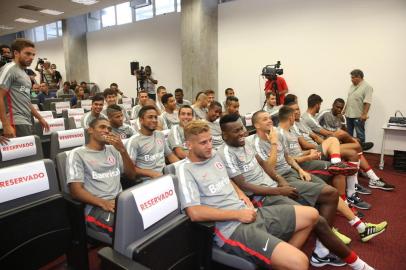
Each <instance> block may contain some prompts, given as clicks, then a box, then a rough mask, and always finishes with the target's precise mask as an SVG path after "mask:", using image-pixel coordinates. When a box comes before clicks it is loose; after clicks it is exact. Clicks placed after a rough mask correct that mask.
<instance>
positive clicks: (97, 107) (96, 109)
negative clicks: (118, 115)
mask: <svg viewBox="0 0 406 270" xmlns="http://www.w3.org/2000/svg"><path fill="white" fill-rule="evenodd" d="M103 105H104V100H97V101H94V102H93V103H92V108H91V110H92V112H93V113H94V114H96V115H98V114H100V113H101V111H102V110H103Z"/></svg>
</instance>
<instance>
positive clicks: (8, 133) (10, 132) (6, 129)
mask: <svg viewBox="0 0 406 270" xmlns="http://www.w3.org/2000/svg"><path fill="white" fill-rule="evenodd" d="M3 136H4V137H7V138H15V136H16V131H15V129H14V128H13V127H12V126H11V125H3Z"/></svg>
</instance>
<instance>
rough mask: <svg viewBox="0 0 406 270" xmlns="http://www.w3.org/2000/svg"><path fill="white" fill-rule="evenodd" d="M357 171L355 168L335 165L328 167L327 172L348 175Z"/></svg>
mask: <svg viewBox="0 0 406 270" xmlns="http://www.w3.org/2000/svg"><path fill="white" fill-rule="evenodd" d="M357 171H358V169H357V168H355V169H354V168H336V167H332V168H328V172H329V173H331V174H334V175H337V174H341V175H345V176H350V175H354V174H355V173H356V172H357Z"/></svg>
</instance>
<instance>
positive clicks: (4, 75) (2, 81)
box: [0, 65, 14, 91]
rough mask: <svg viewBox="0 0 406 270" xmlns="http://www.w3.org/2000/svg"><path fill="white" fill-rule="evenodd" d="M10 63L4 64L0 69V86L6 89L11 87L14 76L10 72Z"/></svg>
mask: <svg viewBox="0 0 406 270" xmlns="http://www.w3.org/2000/svg"><path fill="white" fill-rule="evenodd" d="M11 67H13V66H12V65H5V66H3V68H2V69H0V88H2V89H4V90H6V91H8V90H10V88H11V82H12V80H13V78H14V76H13V74H12V70H11Z"/></svg>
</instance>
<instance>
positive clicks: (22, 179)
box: [0, 160, 49, 203]
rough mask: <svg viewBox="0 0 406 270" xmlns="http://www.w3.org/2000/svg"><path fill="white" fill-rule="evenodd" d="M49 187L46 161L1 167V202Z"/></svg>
mask: <svg viewBox="0 0 406 270" xmlns="http://www.w3.org/2000/svg"><path fill="white" fill-rule="evenodd" d="M48 189H49V181H48V174H47V171H46V169H45V164H44V161H42V160H40V161H35V162H31V163H26V164H23V165H18V166H12V167H8V168H4V169H1V178H0V203H3V202H7V201H11V200H14V199H17V198H21V197H24V196H28V195H31V194H35V193H38V192H41V191H45V190H48Z"/></svg>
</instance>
